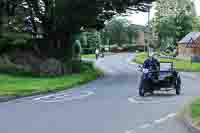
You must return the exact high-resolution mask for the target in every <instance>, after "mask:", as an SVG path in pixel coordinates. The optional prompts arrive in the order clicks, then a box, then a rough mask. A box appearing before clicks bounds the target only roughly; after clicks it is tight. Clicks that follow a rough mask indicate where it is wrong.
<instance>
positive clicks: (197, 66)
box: [135, 53, 200, 72]
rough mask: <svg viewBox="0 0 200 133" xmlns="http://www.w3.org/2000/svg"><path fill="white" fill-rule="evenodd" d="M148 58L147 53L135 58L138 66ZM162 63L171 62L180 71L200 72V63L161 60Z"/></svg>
mask: <svg viewBox="0 0 200 133" xmlns="http://www.w3.org/2000/svg"><path fill="white" fill-rule="evenodd" d="M147 58H148V55H147V53H138V54H137V55H136V58H135V62H136V63H138V64H143V63H144V61H145V60H146V59H147ZM159 60H160V61H170V62H173V63H174V65H175V68H176V69H177V70H178V71H192V72H200V63H192V64H191V61H190V60H189V59H163V58H160V59H159Z"/></svg>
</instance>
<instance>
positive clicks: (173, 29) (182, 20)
mask: <svg viewBox="0 0 200 133" xmlns="http://www.w3.org/2000/svg"><path fill="white" fill-rule="evenodd" d="M156 10H157V12H156V17H155V19H154V21H153V27H154V28H155V32H156V33H157V34H158V37H159V40H160V46H161V47H162V48H167V47H169V46H170V47H173V48H175V46H176V42H177V41H179V40H180V39H182V38H183V37H184V36H185V35H186V34H188V33H189V32H190V31H192V21H191V20H192V17H191V14H192V10H191V2H190V1H187V0H184V1H183V0H175V1H174V0H169V1H165V0H158V1H157V6H156Z"/></svg>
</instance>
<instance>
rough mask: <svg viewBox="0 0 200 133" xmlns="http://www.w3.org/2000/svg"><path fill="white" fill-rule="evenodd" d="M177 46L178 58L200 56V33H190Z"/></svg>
mask: <svg viewBox="0 0 200 133" xmlns="http://www.w3.org/2000/svg"><path fill="white" fill-rule="evenodd" d="M177 44H178V56H182V57H191V56H200V32H190V33H189V34H187V35H186V36H185V37H184V38H183V39H182V40H180V41H179V42H178V43H177Z"/></svg>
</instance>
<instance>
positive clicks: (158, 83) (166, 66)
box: [139, 62, 181, 96]
mask: <svg viewBox="0 0 200 133" xmlns="http://www.w3.org/2000/svg"><path fill="white" fill-rule="evenodd" d="M139 70H140V71H141V72H142V76H141V80H140V85H139V95H140V96H145V93H147V92H149V93H151V94H153V93H154V91H171V90H175V92H176V94H177V95H180V93H181V77H180V74H179V73H178V72H177V71H176V70H175V69H174V65H173V62H160V67H159V69H157V70H152V69H151V68H150V69H145V68H143V67H142V66H139Z"/></svg>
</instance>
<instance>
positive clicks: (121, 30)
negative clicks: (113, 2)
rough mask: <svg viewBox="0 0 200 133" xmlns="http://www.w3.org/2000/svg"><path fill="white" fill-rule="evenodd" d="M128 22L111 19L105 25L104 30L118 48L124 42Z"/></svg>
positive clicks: (121, 19) (120, 19)
mask: <svg viewBox="0 0 200 133" xmlns="http://www.w3.org/2000/svg"><path fill="white" fill-rule="evenodd" d="M128 25H129V22H128V20H126V19H123V18H118V17H116V18H113V19H112V20H111V21H110V22H108V24H107V25H106V30H107V31H108V34H109V36H110V37H111V40H112V41H113V43H117V44H118V45H119V46H121V45H122V43H123V42H125V31H126V30H125V29H126V28H127V27H128Z"/></svg>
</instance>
